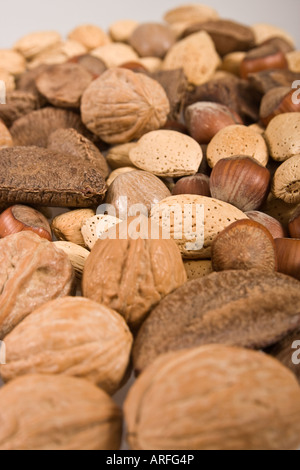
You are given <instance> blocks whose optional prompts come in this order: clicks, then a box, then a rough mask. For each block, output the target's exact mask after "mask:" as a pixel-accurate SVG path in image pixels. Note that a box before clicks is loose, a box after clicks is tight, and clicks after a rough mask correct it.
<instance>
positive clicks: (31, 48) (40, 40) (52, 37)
mask: <svg viewBox="0 0 300 470" xmlns="http://www.w3.org/2000/svg"><path fill="white" fill-rule="evenodd" d="M60 42H61V36H60V34H59V33H57V32H56V31H42V32H37V33H30V34H27V36H24V37H23V38H21V39H20V40H19V41H18V42H16V44H15V45H14V49H15V50H16V51H18V52H20V54H22V55H23V56H24V57H25V59H27V60H31V59H33V58H34V57H35V56H37V55H38V54H41V53H42V52H44V51H46V50H47V49H50V48H52V47H55V46H57V45H58V44H59V43H60Z"/></svg>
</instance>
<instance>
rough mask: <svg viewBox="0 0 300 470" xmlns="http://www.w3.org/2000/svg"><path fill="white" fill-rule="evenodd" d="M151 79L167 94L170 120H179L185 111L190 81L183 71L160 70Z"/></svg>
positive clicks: (151, 75)
mask: <svg viewBox="0 0 300 470" xmlns="http://www.w3.org/2000/svg"><path fill="white" fill-rule="evenodd" d="M150 77H151V78H153V80H156V81H157V82H158V83H159V84H160V85H161V86H162V87H163V89H164V90H165V92H166V95H167V97H168V99H169V102H170V108H171V109H170V114H169V119H171V120H174V119H175V120H178V119H179V117H180V115H181V112H182V109H183V104H184V99H185V96H186V91H187V89H188V81H187V78H186V76H185V74H184V71H183V69H177V70H160V71H158V72H154V73H152V74H150ZM173 130H177V129H173Z"/></svg>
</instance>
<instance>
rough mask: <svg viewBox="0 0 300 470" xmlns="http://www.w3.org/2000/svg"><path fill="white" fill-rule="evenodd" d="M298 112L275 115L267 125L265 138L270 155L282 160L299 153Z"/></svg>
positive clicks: (299, 124) (299, 116)
mask: <svg viewBox="0 0 300 470" xmlns="http://www.w3.org/2000/svg"><path fill="white" fill-rule="evenodd" d="M299 130H300V113H285V114H280V115H279V116H276V117H275V118H274V119H272V121H271V122H270V124H269V125H268V127H267V130H266V133H265V138H266V141H267V143H268V146H269V149H270V154H271V157H272V158H273V159H274V160H276V161H277V162H284V161H285V160H288V159H289V158H291V157H293V156H294V155H299V154H300V132H299Z"/></svg>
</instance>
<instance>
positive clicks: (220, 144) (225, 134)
mask: <svg viewBox="0 0 300 470" xmlns="http://www.w3.org/2000/svg"><path fill="white" fill-rule="evenodd" d="M237 155H243V156H245V157H252V158H254V159H255V160H257V161H258V162H259V163H260V164H261V165H263V166H266V165H267V163H268V160H269V153H268V148H267V145H266V142H265V140H264V138H263V137H262V136H261V135H259V133H258V132H256V131H255V130H253V129H250V128H249V127H246V126H240V125H233V126H228V127H225V128H224V129H222V130H221V131H219V132H218V133H217V134H216V135H215V137H214V138H213V139H212V140H211V142H210V144H209V145H208V148H207V160H208V164H209V166H210V167H211V168H213V167H214V166H215V165H216V163H217V162H218V161H219V160H221V159H223V158H229V157H235V156H237Z"/></svg>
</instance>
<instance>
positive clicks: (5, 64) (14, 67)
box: [0, 49, 26, 75]
mask: <svg viewBox="0 0 300 470" xmlns="http://www.w3.org/2000/svg"><path fill="white" fill-rule="evenodd" d="M0 64H1V69H4V70H6V71H7V72H8V73H10V74H12V75H19V74H21V73H23V72H25V69H26V61H25V59H24V57H23V56H22V55H21V54H19V53H18V52H16V51H10V50H6V49H0Z"/></svg>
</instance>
